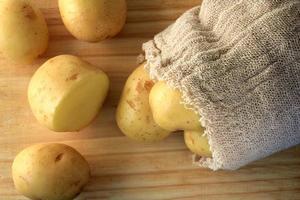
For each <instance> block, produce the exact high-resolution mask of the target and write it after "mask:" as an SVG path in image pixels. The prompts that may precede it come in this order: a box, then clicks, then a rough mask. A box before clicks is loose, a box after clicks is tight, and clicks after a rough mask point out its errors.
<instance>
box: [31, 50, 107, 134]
mask: <svg viewBox="0 0 300 200" xmlns="http://www.w3.org/2000/svg"><path fill="white" fill-rule="evenodd" d="M108 88H109V79H108V77H107V75H106V74H105V73H104V72H103V71H101V70H100V69H98V68H96V67H94V66H92V65H91V64H89V63H87V62H85V61H83V60H81V59H79V58H78V57H75V56H71V55H61V56H56V57H54V58H52V59H50V60H48V61H47V62H46V63H44V64H43V65H42V66H41V67H40V68H39V69H38V70H37V71H36V72H35V74H34V75H33V77H32V78H31V81H30V83H29V87H28V100H29V104H30V106H31V109H32V111H33V114H34V115H35V117H36V118H37V119H38V121H39V122H40V123H42V124H44V125H46V126H47V127H48V128H50V129H51V130H53V131H58V132H61V131H77V130H80V129H82V128H84V127H85V126H87V125H88V124H89V123H90V122H91V121H92V120H93V119H94V118H95V116H96V115H97V113H98V111H99V109H100V108H101V106H102V104H103V102H104V100H105V98H106V95H107V92H108Z"/></svg>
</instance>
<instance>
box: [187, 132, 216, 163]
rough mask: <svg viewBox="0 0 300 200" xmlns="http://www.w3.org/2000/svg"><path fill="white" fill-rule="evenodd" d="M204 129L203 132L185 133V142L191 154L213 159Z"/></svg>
mask: <svg viewBox="0 0 300 200" xmlns="http://www.w3.org/2000/svg"><path fill="white" fill-rule="evenodd" d="M203 133H204V129H202V130H201V131H184V142H185V144H186V146H187V147H188V148H189V149H190V151H191V152H193V153H195V154H197V155H199V156H202V157H209V158H210V157H212V154H211V151H210V145H209V144H208V139H207V137H206V136H203Z"/></svg>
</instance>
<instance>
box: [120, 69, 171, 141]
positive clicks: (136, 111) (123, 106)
mask: <svg viewBox="0 0 300 200" xmlns="http://www.w3.org/2000/svg"><path fill="white" fill-rule="evenodd" d="M153 85H154V82H153V81H152V80H151V79H150V77H149V75H148V73H147V71H146V70H145V69H144V65H141V66H139V67H138V68H137V69H136V70H134V72H133V73H132V74H131V75H130V76H129V77H128V79H127V81H126V84H125V87H124V89H123V94H122V96H121V99H120V102H119V105H118V108H117V113H116V121H117V124H118V126H119V128H120V129H121V131H122V132H123V133H124V134H125V135H127V136H128V137H130V138H132V139H134V140H138V141H143V142H155V141H159V140H162V139H164V138H165V137H167V136H168V135H169V134H170V131H166V130H164V129H162V128H160V127H159V126H158V125H157V124H156V123H155V122H154V120H153V117H152V113H151V110H150V106H149V92H150V90H151V88H152V86H153Z"/></svg>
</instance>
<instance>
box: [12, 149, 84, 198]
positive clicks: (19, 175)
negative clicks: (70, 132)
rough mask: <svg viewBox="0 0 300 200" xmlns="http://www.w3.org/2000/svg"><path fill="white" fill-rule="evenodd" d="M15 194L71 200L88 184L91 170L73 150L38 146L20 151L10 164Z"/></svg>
mask: <svg viewBox="0 0 300 200" xmlns="http://www.w3.org/2000/svg"><path fill="white" fill-rule="evenodd" d="M12 176H13V181H14V184H15V187H16V189H17V191H18V192H20V193H21V194H23V195H24V196H26V197H29V198H31V199H34V200H37V199H40V200H71V199H73V198H74V197H75V196H77V195H78V194H79V193H80V192H81V190H82V189H83V187H84V186H85V185H86V184H87V183H88V180H89V177H90V168H89V165H88V163H87V162H86V160H85V159H84V158H83V157H82V155H80V153H78V152H77V151H76V150H75V149H73V148H72V147H69V146H67V145H64V144H38V145H34V146H31V147H28V148H26V149H24V150H23V151H21V152H20V153H19V154H18V155H17V156H16V158H15V160H14V162H13V165H12Z"/></svg>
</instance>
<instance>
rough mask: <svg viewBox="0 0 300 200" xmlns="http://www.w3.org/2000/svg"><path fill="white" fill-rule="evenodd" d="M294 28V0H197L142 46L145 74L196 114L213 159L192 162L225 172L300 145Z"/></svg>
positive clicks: (299, 11) (298, 10)
mask: <svg viewBox="0 0 300 200" xmlns="http://www.w3.org/2000/svg"><path fill="white" fill-rule="evenodd" d="M299 31H300V1H299V0H294V1H293V0H230V1H229V0H228V1H227V0H204V1H203V3H202V5H201V8H200V7H195V8H193V9H191V10H189V11H187V12H186V13H185V14H183V15H182V16H181V17H180V18H179V19H178V20H177V21H176V22H175V23H174V24H172V25H171V26H169V27H168V28H167V29H166V30H164V31H163V32H161V33H159V34H157V35H156V36H155V37H154V39H153V40H151V41H149V42H147V43H145V44H144V45H143V49H144V51H145V58H146V60H147V65H146V69H147V70H148V71H149V73H150V75H151V77H152V78H153V79H156V80H164V81H166V82H167V83H168V84H169V85H171V86H172V87H174V88H178V89H179V90H180V91H181V92H182V94H183V97H184V102H183V103H184V104H185V105H187V106H190V107H191V108H192V109H194V110H195V111H196V112H197V113H199V114H200V116H201V120H200V122H201V124H202V125H203V126H204V127H205V128H206V131H205V134H207V136H208V139H209V144H210V146H211V150H212V155H213V158H212V159H207V158H196V157H195V162H197V163H198V164H199V165H200V166H204V167H209V168H211V169H213V170H217V169H230V170H233V169H237V168H239V167H241V166H244V165H246V164H247V163H249V162H252V161H254V160H257V159H260V158H263V157H265V156H268V155H270V154H272V153H275V152H277V151H280V150H283V149H286V148H288V147H291V146H293V145H296V144H299V143H300V33H299ZM162 103H163V102H162Z"/></svg>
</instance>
